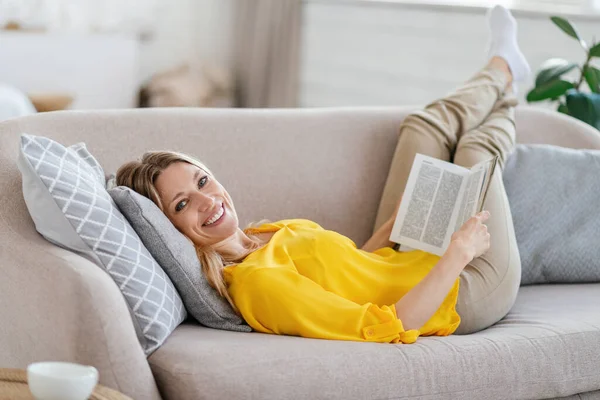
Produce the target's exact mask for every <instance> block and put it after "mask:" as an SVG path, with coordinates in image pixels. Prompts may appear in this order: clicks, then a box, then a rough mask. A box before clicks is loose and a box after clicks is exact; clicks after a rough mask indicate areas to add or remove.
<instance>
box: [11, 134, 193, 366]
mask: <svg viewBox="0 0 600 400" xmlns="http://www.w3.org/2000/svg"><path fill="white" fill-rule="evenodd" d="M18 166H19V169H20V170H21V174H22V175H23V195H24V197H25V203H26V204H27V208H28V210H29V213H30V214H31V217H32V219H33V221H34V223H35V227H36V229H37V231H38V232H39V233H41V234H42V235H43V236H44V237H45V238H46V239H48V240H49V241H50V242H52V243H54V244H57V245H59V246H61V247H64V248H67V249H69V250H72V251H75V252H77V253H78V254H80V255H81V256H83V257H85V258H87V259H88V260H90V261H92V262H93V263H95V264H97V265H98V266H99V267H100V268H102V269H104V270H105V271H107V272H108V274H109V275H110V277H111V278H112V279H113V280H114V281H115V283H116V284H117V286H118V287H119V289H120V290H121V293H123V296H124V297H125V301H126V303H127V305H128V306H129V311H130V313H131V315H132V318H133V322H134V326H135V328H136V332H137V334H138V339H139V340H140V343H141V344H142V347H143V349H144V351H145V353H146V354H147V355H149V354H150V353H152V352H153V351H154V350H156V349H157V348H158V347H159V346H160V345H161V344H162V343H163V342H164V340H165V339H166V338H167V337H168V336H169V334H170V333H171V332H172V331H173V330H174V329H175V327H177V325H179V324H180V323H181V322H182V321H183V320H184V319H185V317H186V312H185V308H184V306H183V302H182V301H181V298H180V297H179V295H178V294H177V291H176V290H175V287H174V286H173V284H172V283H171V281H170V280H169V277H168V276H167V275H166V274H165V273H164V271H163V270H162V269H161V268H160V266H159V265H158V263H157V262H156V261H155V260H154V258H152V256H151V255H150V253H149V252H148V250H146V248H145V247H144V245H143V244H142V241H141V240H140V238H139V237H138V236H137V234H136V233H135V231H134V230H133V228H132V227H131V225H129V222H127V220H126V219H125V217H123V215H122V214H121V213H120V212H119V210H118V208H117V207H116V206H115V204H114V202H113V201H112V199H111V197H110V196H109V194H108V192H107V191H106V189H105V178H104V173H103V171H102V167H101V166H100V164H99V163H98V162H97V161H96V159H95V158H94V157H93V156H92V155H91V154H90V153H89V152H88V150H87V149H86V147H85V145H84V144H83V143H80V144H76V145H73V146H71V147H68V148H67V147H64V146H63V145H61V144H59V143H56V142H55V141H53V140H50V139H47V138H44V137H39V136H31V135H22V136H21V147H20V153H19V159H18Z"/></svg>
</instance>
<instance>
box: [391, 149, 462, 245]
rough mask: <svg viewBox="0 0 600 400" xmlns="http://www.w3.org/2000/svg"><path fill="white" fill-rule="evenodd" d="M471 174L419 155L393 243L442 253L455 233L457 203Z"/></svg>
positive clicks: (446, 163) (407, 185)
mask: <svg viewBox="0 0 600 400" xmlns="http://www.w3.org/2000/svg"><path fill="white" fill-rule="evenodd" d="M469 174H470V171H469V170H468V169H466V168H463V167H460V166H458V165H455V164H451V163H449V162H446V161H442V160H438V159H435V158H432V157H428V156H425V155H422V154H417V155H416V156H415V161H414V163H413V167H412V169H411V171H410V175H409V177H408V182H407V184H406V188H405V190H404V195H403V199H402V203H401V204H400V209H399V210H398V216H397V218H396V221H395V222H394V227H393V228H392V234H391V236H390V240H391V241H393V242H396V243H400V244H401V245H406V246H409V247H411V248H415V249H420V250H424V251H428V252H430V253H433V254H438V255H441V254H443V252H444V251H445V250H446V248H447V246H448V243H449V242H450V236H451V235H452V233H453V232H454V230H453V228H454V225H455V221H456V218H457V216H458V211H459V207H457V204H459V203H460V201H461V200H462V194H463V192H464V186H465V183H466V180H467V179H466V178H467V177H468V176H469ZM403 249H404V246H403Z"/></svg>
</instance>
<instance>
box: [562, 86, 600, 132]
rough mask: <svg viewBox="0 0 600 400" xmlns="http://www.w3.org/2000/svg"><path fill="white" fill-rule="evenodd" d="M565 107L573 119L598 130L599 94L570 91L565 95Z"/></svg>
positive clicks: (599, 114) (599, 121) (599, 125)
mask: <svg viewBox="0 0 600 400" xmlns="http://www.w3.org/2000/svg"><path fill="white" fill-rule="evenodd" d="M567 107H569V112H570V114H571V115H572V116H573V117H575V118H577V119H579V120H581V121H583V122H585V123H588V124H590V125H591V126H593V127H595V128H596V129H600V94H598V93H583V92H578V91H576V90H572V91H570V92H569V93H568V94H567Z"/></svg>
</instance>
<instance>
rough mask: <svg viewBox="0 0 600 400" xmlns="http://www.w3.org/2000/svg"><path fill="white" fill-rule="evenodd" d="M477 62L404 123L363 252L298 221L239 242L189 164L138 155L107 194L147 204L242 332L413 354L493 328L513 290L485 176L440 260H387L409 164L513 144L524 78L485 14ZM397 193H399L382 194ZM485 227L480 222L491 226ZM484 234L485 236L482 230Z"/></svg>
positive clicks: (502, 231) (461, 159)
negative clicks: (120, 189)
mask: <svg viewBox="0 0 600 400" xmlns="http://www.w3.org/2000/svg"><path fill="white" fill-rule="evenodd" d="M489 22H490V28H491V33H492V35H491V47H490V55H491V58H490V61H489V63H488V64H487V66H486V67H485V68H484V69H483V70H482V71H481V72H479V73H478V74H477V75H476V76H475V77H474V78H473V79H471V80H470V81H469V82H467V83H466V84H465V85H464V86H463V87H462V88H460V89H459V90H457V91H456V92H455V93H454V94H452V95H450V96H448V97H446V98H445V99H442V100H439V101H436V102H434V103H432V104H430V105H429V106H427V107H426V108H425V109H424V110H422V111H419V112H417V113H415V114H413V115H410V116H409V117H407V118H406V120H405V121H404V122H403V123H402V125H401V127H400V139H399V144H398V148H397V153H396V155H395V156H394V160H393V162H392V169H391V170H392V172H391V174H390V177H389V179H390V180H391V181H390V182H391V183H392V184H391V185H387V186H388V191H387V192H386V193H384V196H383V198H382V204H381V210H382V213H383V214H385V215H390V217H389V219H387V221H383V222H381V221H380V222H379V224H378V225H380V226H379V228H378V229H377V230H376V232H375V233H374V235H373V236H372V237H371V238H370V239H369V240H368V241H367V242H366V243H365V244H364V246H363V247H362V249H357V248H356V245H355V244H354V243H353V242H352V241H351V240H350V239H348V238H347V237H344V236H342V235H340V234H338V233H336V232H332V231H328V230H325V229H323V228H321V227H320V226H319V225H317V224H316V223H314V222H311V221H307V220H284V221H279V222H275V223H264V224H262V225H260V226H258V227H254V228H247V229H245V230H241V229H240V228H239V227H238V218H237V215H236V212H235V208H234V205H233V201H232V200H231V197H230V196H229V194H228V193H227V191H226V190H225V189H224V188H223V187H222V186H221V185H220V184H219V182H218V181H217V180H216V179H215V177H214V175H213V174H212V173H211V172H210V171H209V170H208V169H207V168H206V167H205V166H204V165H203V164H201V163H200V162H199V161H197V160H195V159H193V158H191V157H189V156H185V155H182V154H178V153H172V152H151V153H147V154H145V155H144V157H143V158H142V160H141V161H139V162H138V161H134V162H131V163H128V164H126V165H124V166H123V167H121V168H120V169H119V171H118V173H117V184H118V185H125V186H128V187H130V188H132V189H133V190H135V191H137V192H138V193H140V194H142V195H144V196H147V197H149V198H150V199H152V200H153V201H154V202H155V203H156V204H157V205H158V206H159V207H160V208H161V209H162V210H163V212H164V213H165V214H166V215H167V217H168V218H169V219H170V220H171V221H172V222H173V224H174V225H175V226H176V227H177V228H178V229H179V230H180V231H181V232H182V233H183V234H185V235H186V236H187V237H188V238H189V239H190V240H191V241H192V242H193V243H194V244H195V245H196V248H197V252H198V256H199V257H200V259H201V261H202V268H203V272H204V274H205V276H206V278H207V279H208V281H209V282H210V283H211V285H212V286H213V287H214V288H215V289H216V290H217V291H218V292H219V293H220V294H221V295H222V296H223V297H225V298H226V299H227V300H228V301H229V303H230V304H231V306H232V307H233V308H234V310H236V311H237V312H239V313H240V315H241V316H242V317H243V318H244V319H245V320H246V322H247V323H248V324H249V325H250V326H251V327H252V328H253V329H255V330H257V331H259V332H265V333H276V334H286V335H298V336H304V337H312V338H323V339H338V340H358V341H372V342H391V343H397V342H403V343H412V342H414V341H416V339H417V337H418V336H420V335H425V336H426V335H440V336H443V335H450V334H452V333H461V334H465V333H472V332H476V331H478V330H481V329H484V328H486V327H488V326H490V325H492V324H494V323H495V322H497V321H499V320H500V319H501V318H503V317H504V316H505V315H506V313H507V312H508V311H509V309H510V308H511V306H512V305H513V303H514V300H515V297H516V293H517V290H518V287H519V283H520V261H519V254H518V250H517V246H516V242H515V236H514V229H513V225H512V217H511V214H510V209H509V207H508V201H507V199H506V194H505V191H504V187H503V185H502V178H501V168H499V169H497V173H495V174H494V176H493V179H492V183H491V186H490V189H489V191H488V197H487V200H486V205H485V206H486V209H488V210H491V213H490V212H488V211H484V212H482V213H479V214H477V215H476V216H474V217H473V218H471V219H470V220H468V221H467V222H466V223H465V224H464V225H463V226H462V227H461V229H460V230H458V231H457V232H455V233H454V234H453V236H452V241H451V244H450V246H449V248H448V250H447V251H446V253H445V254H444V255H443V256H442V257H438V256H434V255H432V254H428V253H425V252H422V251H417V250H415V251H410V252H398V251H395V250H393V249H392V248H391V246H392V245H393V243H390V242H389V241H388V238H389V236H390V232H391V228H392V225H393V221H394V218H395V215H394V214H395V212H392V210H393V209H394V206H396V212H397V203H398V199H397V198H394V195H395V194H396V193H402V191H403V188H404V185H405V183H406V179H407V177H408V173H409V170H410V167H411V164H412V160H413V158H414V155H415V153H417V152H419V153H424V154H427V155H430V156H433V157H437V158H440V159H445V160H450V157H451V156H452V155H453V156H454V162H455V163H456V164H460V165H463V166H467V167H469V166H472V165H474V164H476V163H477V162H479V161H481V160H484V159H489V158H490V157H491V156H493V155H498V156H499V157H500V166H501V167H502V166H503V165H504V162H505V160H506V157H507V155H508V154H509V153H510V152H511V151H512V149H513V147H514V144H515V128H514V119H513V106H514V105H515V104H516V101H515V99H514V97H512V96H511V95H510V94H511V93H512V89H511V87H512V84H513V82H514V81H518V80H522V79H524V78H525V77H526V76H527V75H528V73H529V66H528V65H527V62H526V60H525V58H524V57H523V55H522V54H521V52H520V50H519V48H518V46H517V43H516V22H515V20H514V18H513V17H512V15H510V13H509V12H508V11H507V10H506V9H504V8H502V7H495V8H494V9H492V10H491V12H490V14H489ZM393 183H396V184H397V185H398V186H399V187H393V186H394V185H393ZM490 215H492V218H491V219H489V220H488V218H490ZM486 222H487V225H486V224H484V223H486Z"/></svg>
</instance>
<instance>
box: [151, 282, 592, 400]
mask: <svg viewBox="0 0 600 400" xmlns="http://www.w3.org/2000/svg"><path fill="white" fill-rule="evenodd" d="M598 304H600V284H591V285H555V286H551V285H544V286H529V287H523V288H521V291H520V292H519V296H518V299H517V302H516V304H515V306H514V308H513V309H512V311H511V312H510V314H509V315H508V316H507V317H506V318H505V319H503V320H502V321H500V322H499V323H498V324H496V325H494V326H492V327H491V328H488V329H486V330H484V331H481V332H478V333H476V334H473V335H466V336H458V335H452V336H448V337H421V338H419V340H418V341H417V342H416V343H415V344H409V345H405V344H378V343H359V342H344V341H331V340H318V339H306V338H297V337H292V336H276V335H268V334H262V333H237V332H223V331H217V330H212V329H208V328H203V327H200V326H193V325H186V324H183V325H180V326H179V327H178V328H177V329H176V330H175V332H173V334H172V335H171V336H170V337H169V339H167V341H166V342H165V344H164V345H163V346H162V347H161V348H160V349H159V350H157V351H156V352H155V353H154V354H153V355H152V356H151V357H150V358H149V359H148V360H149V362H150V367H151V368H152V371H153V372H154V377H155V379H156V382H157V384H158V386H159V388H160V389H161V392H162V393H163V396H164V397H165V398H168V399H178V400H188V399H189V400H192V399H194V400H200V399H218V398H222V399H234V398H255V399H346V400H351V399H357V400H358V399H361V400H362V399H404V398H409V397H410V398H417V399H454V400H460V399H465V400H472V399H488V400H491V399H526V398H530V399H533V398H537V399H539V398H552V397H559V396H567V395H570V394H574V393H580V392H586V391H592V390H598V389H600V380H598V371H600V357H598V356H597V354H598V353H597V351H598V344H599V343H600V313H598Z"/></svg>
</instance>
